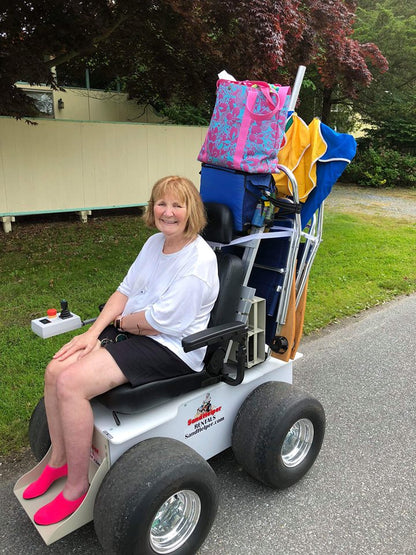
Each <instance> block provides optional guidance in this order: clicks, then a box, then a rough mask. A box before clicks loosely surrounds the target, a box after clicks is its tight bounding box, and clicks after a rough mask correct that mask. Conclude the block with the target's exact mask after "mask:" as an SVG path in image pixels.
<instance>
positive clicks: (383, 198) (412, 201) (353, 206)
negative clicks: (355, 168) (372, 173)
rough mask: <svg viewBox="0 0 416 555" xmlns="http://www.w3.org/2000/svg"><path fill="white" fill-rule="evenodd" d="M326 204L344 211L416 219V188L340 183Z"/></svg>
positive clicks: (334, 188)
mask: <svg viewBox="0 0 416 555" xmlns="http://www.w3.org/2000/svg"><path fill="white" fill-rule="evenodd" d="M325 206H327V207H329V208H334V209H335V210H337V211H342V212H349V213H364V214H371V215H375V216H390V217H392V218H401V219H404V220H416V190H415V189H400V190H394V189H391V190H390V189H365V188H363V187H357V186H355V185H349V184H344V183H338V184H336V185H335V186H334V187H333V189H332V191H331V193H330V195H329V196H328V198H327V199H326V201H325Z"/></svg>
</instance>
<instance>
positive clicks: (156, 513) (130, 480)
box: [94, 438, 218, 555]
mask: <svg viewBox="0 0 416 555" xmlns="http://www.w3.org/2000/svg"><path fill="white" fill-rule="evenodd" d="M217 506H218V493H217V482H216V476H215V473H214V471H213V470H212V468H211V467H210V466H209V464H208V463H207V462H206V461H205V460H204V459H203V458H202V457H200V455H198V453H196V452H195V451H194V450H193V449H191V448H190V447H188V446H186V445H184V444H183V443H181V442H179V441H176V440H173V439H169V438H152V439H148V440H145V441H143V442H141V443H139V444H138V445H135V446H134V447H132V448H131V449H129V450H128V451H127V452H126V453H124V455H122V456H121V457H120V459H119V460H118V461H117V462H116V463H115V464H114V466H113V467H112V468H111V469H110V470H109V472H108V473H107V475H106V477H105V479H104V481H103V483H102V485H101V488H100V490H99V492H98V495H97V498H96V501H95V507H94V525H95V530H96V533H97V536H98V539H99V541H100V543H101V545H102V547H103V548H104V551H105V552H109V553H115V554H123V555H125V554H126V553H129V554H131V555H134V554H140V555H155V554H175V555H188V554H189V555H193V554H194V553H196V551H197V550H198V548H199V547H200V545H201V544H202V542H203V541H204V539H205V537H206V536H207V534H208V532H209V530H210V528H211V526H212V524H213V522H214V519H215V515H216V512H217Z"/></svg>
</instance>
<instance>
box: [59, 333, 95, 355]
mask: <svg viewBox="0 0 416 555" xmlns="http://www.w3.org/2000/svg"><path fill="white" fill-rule="evenodd" d="M99 344H100V343H99V341H98V339H97V336H96V335H95V334H92V333H90V330H88V331H86V332H85V333H82V334H81V335H77V336H76V337H73V338H72V339H71V341H69V342H68V343H66V344H65V345H64V346H63V347H61V348H60V349H59V351H58V352H57V353H55V354H54V356H53V358H54V359H55V360H65V359H67V358H68V357H70V356H72V355H74V354H75V353H78V358H82V357H85V355H87V354H88V353H90V352H91V351H92V350H93V349H94V348H96V347H97V346H98V345H99Z"/></svg>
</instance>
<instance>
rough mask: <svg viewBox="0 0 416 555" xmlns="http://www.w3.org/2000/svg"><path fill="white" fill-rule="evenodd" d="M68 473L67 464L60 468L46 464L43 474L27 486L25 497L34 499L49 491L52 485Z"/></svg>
mask: <svg viewBox="0 0 416 555" xmlns="http://www.w3.org/2000/svg"><path fill="white" fill-rule="evenodd" d="M67 474H68V467H67V465H66V464H64V465H63V466H60V467H59V468H54V467H53V466H49V465H46V466H45V468H44V469H43V472H42V474H41V475H40V476H39V478H38V479H37V480H36V481H35V482H33V483H32V484H30V485H29V486H27V488H26V489H25V491H24V492H23V499H34V498H35V497H39V496H40V495H43V494H44V493H46V492H47V491H48V489H49V488H50V487H51V485H52V484H53V483H54V482H55V481H56V480H58V479H59V478H62V477H63V476H66V475H67Z"/></svg>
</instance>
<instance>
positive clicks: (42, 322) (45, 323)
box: [31, 299, 83, 339]
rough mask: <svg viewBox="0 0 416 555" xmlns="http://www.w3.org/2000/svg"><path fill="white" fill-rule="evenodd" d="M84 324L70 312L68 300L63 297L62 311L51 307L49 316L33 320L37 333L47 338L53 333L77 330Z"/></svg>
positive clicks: (33, 329) (34, 329) (34, 330)
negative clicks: (57, 311)
mask: <svg viewBox="0 0 416 555" xmlns="http://www.w3.org/2000/svg"><path fill="white" fill-rule="evenodd" d="M82 325H83V323H82V321H81V318H80V317H79V316H77V315H76V314H73V313H72V312H70V310H69V308H68V301H66V300H65V299H62V301H61V312H60V313H59V314H57V313H56V309H49V310H48V311H47V316H43V317H42V318H36V320H32V323H31V328H32V331H33V332H34V333H36V335H39V337H42V338H43V339H46V338H47V337H52V336H53V335H60V334H61V333H65V332H67V331H72V330H77V329H79V328H81V327H82Z"/></svg>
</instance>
